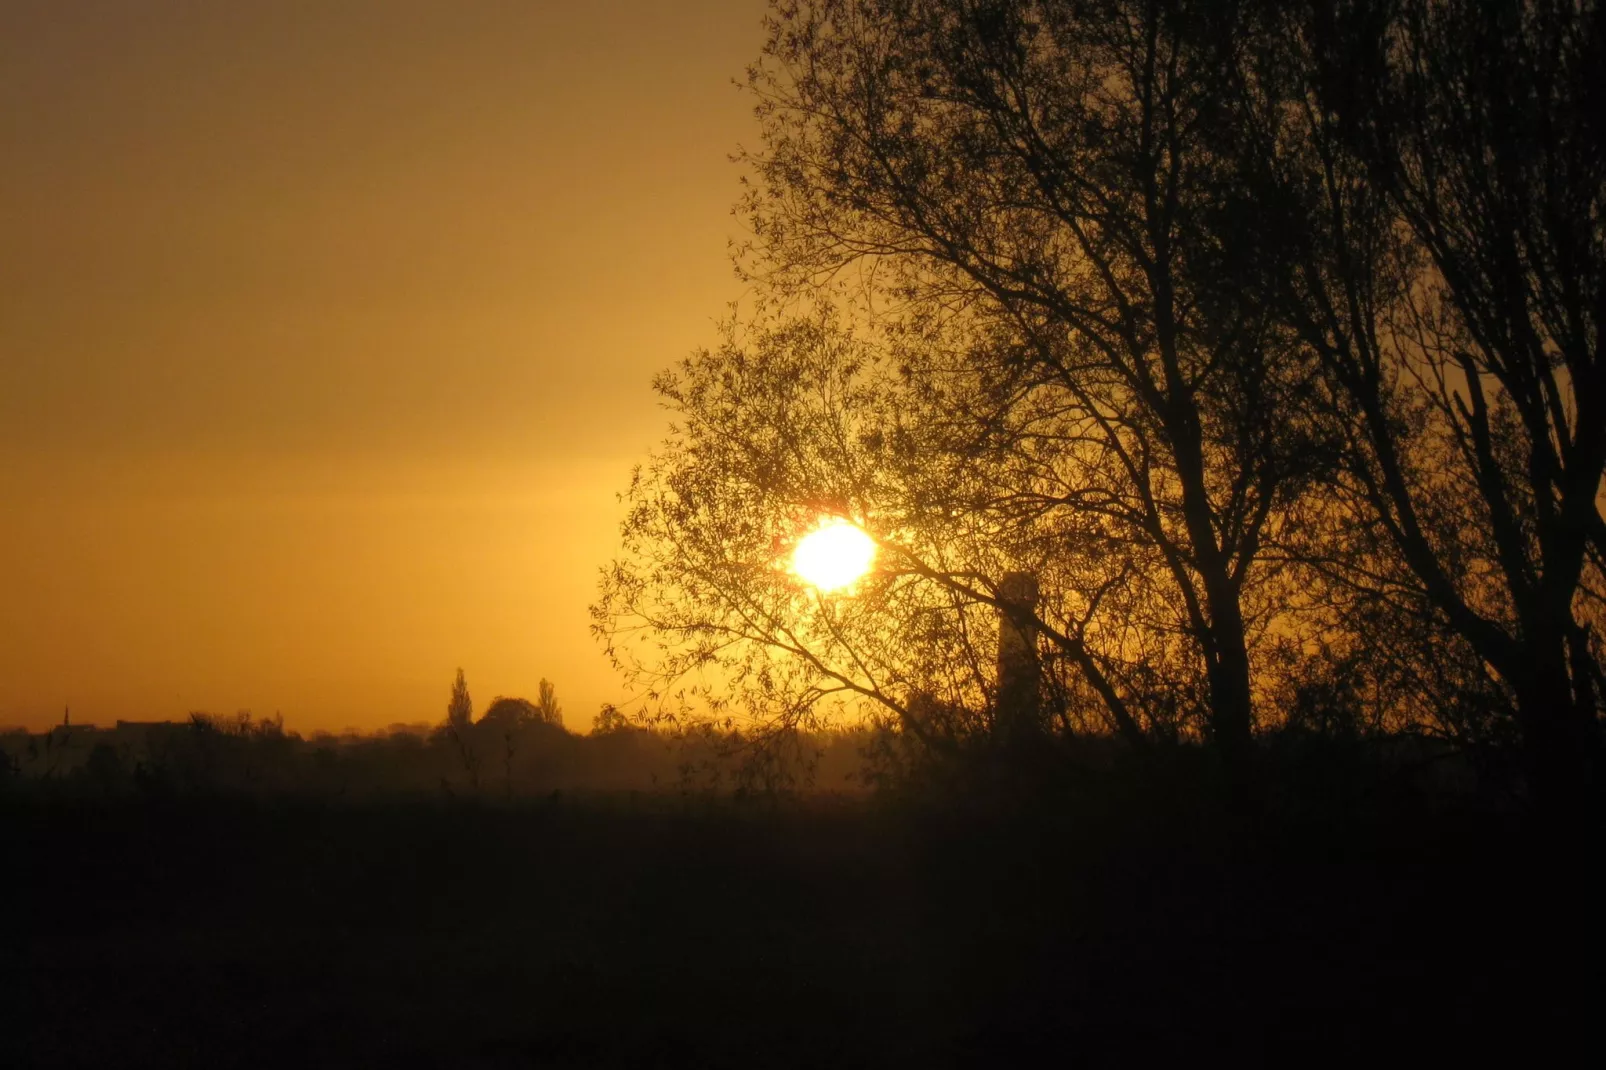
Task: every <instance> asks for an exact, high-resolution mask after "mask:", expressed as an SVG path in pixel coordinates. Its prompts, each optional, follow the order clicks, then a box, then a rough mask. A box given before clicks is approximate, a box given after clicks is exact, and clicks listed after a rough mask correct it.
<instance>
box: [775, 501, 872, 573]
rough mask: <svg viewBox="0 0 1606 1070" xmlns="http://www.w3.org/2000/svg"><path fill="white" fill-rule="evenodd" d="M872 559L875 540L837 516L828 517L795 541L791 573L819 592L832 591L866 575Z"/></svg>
mask: <svg viewBox="0 0 1606 1070" xmlns="http://www.w3.org/2000/svg"><path fill="white" fill-rule="evenodd" d="M874 560H875V540H874V539H872V538H870V536H868V535H866V534H865V533H864V531H863V530H861V529H860V528H858V527H856V526H854V525H853V524H850V523H849V522H848V521H846V520H843V519H842V518H841V517H832V518H830V519H828V520H825V521H822V522H821V524H820V526H819V527H818V528H816V529H814V530H813V531H811V532H809V533H808V534H807V535H805V536H803V538H802V540H801V541H799V542H798V544H797V549H796V550H795V551H794V552H793V553H792V571H793V572H796V573H797V574H798V575H799V576H800V577H802V579H803V581H804V582H805V583H808V584H810V585H812V586H814V587H817V588H819V589H820V590H822V591H835V590H839V589H841V588H843V587H847V586H848V585H850V584H852V583H853V582H854V581H855V580H857V579H858V578H859V577H860V576H863V575H864V574H865V573H866V572H869V571H870V563H871V562H872V561H874Z"/></svg>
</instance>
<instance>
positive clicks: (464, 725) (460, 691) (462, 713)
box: [442, 669, 480, 787]
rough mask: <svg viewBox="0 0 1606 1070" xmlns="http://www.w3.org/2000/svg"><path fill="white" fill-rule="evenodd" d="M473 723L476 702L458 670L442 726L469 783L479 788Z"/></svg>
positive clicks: (461, 672) (461, 671)
mask: <svg viewBox="0 0 1606 1070" xmlns="http://www.w3.org/2000/svg"><path fill="white" fill-rule="evenodd" d="M473 723H474V700H473V699H472V698H470V697H469V693H468V681H467V680H466V679H464V677H463V670H462V669H458V670H457V679H455V680H454V681H453V682H452V697H451V700H450V701H449V702H447V704H446V723H445V724H444V725H442V729H443V731H444V733H445V735H446V738H447V740H448V741H449V742H450V743H451V745H452V747H453V749H455V750H456V751H457V756H458V759H459V760H460V761H461V762H462V763H463V771H464V772H465V773H467V774H468V778H469V782H470V783H471V784H472V785H473V786H475V787H478V786H479V782H480V769H479V765H480V763H479V757H478V756H477V755H476V754H475V751H474V741H473V738H472V736H471V732H470V730H471V728H472V726H473Z"/></svg>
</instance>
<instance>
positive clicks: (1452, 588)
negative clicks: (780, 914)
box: [594, 0, 1606, 812]
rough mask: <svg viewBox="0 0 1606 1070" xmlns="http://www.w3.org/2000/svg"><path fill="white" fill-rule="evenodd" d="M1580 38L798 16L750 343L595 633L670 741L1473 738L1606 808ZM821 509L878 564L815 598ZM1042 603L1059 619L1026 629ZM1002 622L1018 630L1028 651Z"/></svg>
mask: <svg viewBox="0 0 1606 1070" xmlns="http://www.w3.org/2000/svg"><path fill="white" fill-rule="evenodd" d="M1602 31H1603V20H1602V15H1601V11H1600V7H1599V5H1598V3H1596V2H1594V0H1292V2H1285V0H1063V2H1048V0H1040V2H1031V0H778V2H776V3H775V4H774V5H773V7H772V13H771V16H770V19H769V37H768V42H767V44H766V46H765V48H764V52H763V56H762V58H761V59H760V60H759V61H758V62H757V63H755V65H754V66H753V67H752V68H751V70H750V71H749V75H748V79H747V84H748V86H749V88H750V90H751V93H752V94H753V96H754V98H755V99H756V101H757V114H758V117H759V119H760V122H761V124H762V141H761V146H760V148H758V149H757V150H756V151H753V152H751V153H748V154H745V155H744V156H743V157H742V159H743V161H744V163H745V165H746V167H747V170H748V173H749V174H748V182H749V186H748V192H747V194H746V196H745V197H744V200H743V201H742V203H741V209H742V211H743V213H744V214H745V217H746V219H747V220H748V223H749V225H750V228H751V233H752V239H751V241H750V242H749V243H748V245H747V246H745V247H744V248H743V249H742V250H741V252H740V254H739V257H738V262H739V265H740V267H741V269H742V270H743V272H744V273H745V276H746V278H747V279H748V281H749V282H750V283H751V284H752V287H753V293H754V294H755V295H756V296H755V299H754V307H753V309H752V310H751V312H750V313H748V314H744V315H743V316H742V318H740V319H739V320H733V321H732V322H730V323H729V324H728V325H727V327H726V331H725V336H724V339H723V342H722V344H721V345H720V346H718V347H717V348H715V349H713V350H710V351H705V352H700V353H698V354H696V355H694V356H692V357H691V358H689V359H687V360H685V361H683V362H682V363H680V364H679V365H678V366H676V367H675V368H674V369H672V370H671V371H668V372H666V373H664V374H663V375H661V376H660V377H659V378H658V380H657V382H656V386H657V388H658V390H659V392H660V393H661V394H662V396H663V397H664V399H665V400H666V402H667V404H668V406H669V407H670V409H671V410H672V411H673V412H674V414H675V416H676V420H677V423H676V425H675V428H674V430H673V432H672V433H671V435H670V436H669V438H668V439H667V440H666V441H665V442H664V443H663V444H662V446H661V447H660V448H659V449H658V450H657V451H656V452H655V454H654V455H653V457H652V458H651V460H650V461H648V462H647V463H646V464H645V465H644V466H643V467H642V469H640V470H639V471H638V473H637V475H636V477H635V479H634V480H633V482H632V484H631V486H630V488H629V491H628V492H627V500H628V503H629V507H630V509H629V513H628V517H627V519H626V521H625V523H624V527H623V549H622V552H621V554H620V556H619V558H618V560H617V561H615V562H614V564H613V565H612V566H611V567H610V568H609V569H608V570H607V573H606V575H605V576H604V579H603V583H602V589H601V595H600V598H599V600H598V603H597V605H596V606H595V607H594V616H595V621H596V630H597V631H598V633H599V635H600V636H601V637H602V638H603V639H604V641H605V642H606V643H607V645H608V649H609V650H610V652H611V653H612V655H613V656H614V658H615V660H616V661H617V662H618V663H619V664H620V665H621V666H622V667H624V668H625V669H626V670H627V671H628V672H629V673H631V674H632V675H633V677H634V679H635V680H637V681H638V683H640V684H642V685H643V689H644V691H645V693H647V694H648V695H649V697H650V698H651V699H653V700H655V701H657V702H658V703H659V704H660V706H661V707H663V708H680V709H691V708H701V709H708V710H711V711H712V712H713V714H714V716H716V717H717V716H724V715H728V714H729V713H730V712H731V711H733V710H742V711H750V712H752V713H753V714H755V715H756V717H757V718H758V720H759V721H760V722H762V723H767V724H770V725H805V724H809V723H813V720H814V719H815V718H818V717H820V716H822V711H828V710H830V709H832V708H834V707H837V706H841V707H851V708H854V709H857V710H860V711H866V712H868V713H869V714H870V715H871V716H872V717H873V718H879V719H881V720H883V721H885V722H886V723H888V724H891V725H894V726H896V727H897V730H898V732H899V733H900V734H901V735H902V736H903V737H904V738H906V740H907V741H909V743H910V745H912V746H917V747H918V748H920V749H922V750H924V751H926V752H928V753H932V754H941V753H946V752H952V751H954V750H955V749H956V748H964V747H967V746H985V745H986V744H987V741H988V740H996V738H997V736H998V733H997V731H996V729H997V727H998V725H999V724H1000V723H1001V718H1000V702H999V686H998V684H999V679H998V675H999V674H998V666H997V662H996V659H995V658H994V656H993V651H994V650H995V648H996V646H997V637H998V634H999V629H1000V627H1001V626H1005V625H1008V626H1018V627H1025V628H1029V629H1030V634H1031V636H1032V638H1033V644H1034V648H1035V654H1036V657H1037V658H1038V659H1039V660H1040V669H1041V695H1040V701H1039V702H1038V704H1037V705H1036V706H1035V707H1034V709H1036V710H1037V711H1039V712H1038V713H1037V715H1036V716H1037V726H1038V730H1039V731H1040V733H1041V734H1042V736H1043V737H1044V738H1045V739H1064V738H1070V737H1075V736H1085V735H1089V734H1104V733H1109V734H1113V735H1116V736H1118V737H1120V738H1121V739H1123V740H1124V741H1125V742H1126V744H1127V745H1128V746H1129V747H1130V748H1133V749H1139V750H1141V749H1144V748H1150V747H1153V746H1154V745H1156V744H1158V743H1163V742H1165V741H1168V740H1179V739H1180V740H1197V741H1201V742H1204V743H1206V744H1208V745H1209V747H1210V748H1211V749H1212V750H1213V751H1214V752H1215V753H1216V754H1218V755H1219V756H1220V758H1221V760H1222V762H1223V763H1224V766H1225V767H1226V768H1227V769H1228V770H1230V771H1232V774H1233V775H1234V776H1239V777H1242V776H1247V775H1248V772H1247V771H1248V769H1249V767H1250V766H1251V765H1252V764H1253V761H1254V753H1255V749H1256V746H1257V744H1256V740H1257V738H1259V737H1260V736H1262V735H1264V734H1265V733H1266V732H1267V731H1270V730H1274V729H1275V730H1277V731H1279V732H1282V733H1301V732H1303V733H1307V734H1313V735H1317V736H1323V737H1346V738H1379V739H1380V738H1389V739H1401V738H1421V739H1428V740H1439V741H1444V742H1445V743H1446V744H1448V745H1453V746H1454V747H1457V748H1461V749H1463V750H1465V751H1466V752H1468V753H1472V754H1476V755H1479V756H1481V757H1482V758H1483V759H1485V760H1486V761H1487V762H1488V763H1489V764H1490V765H1491V766H1499V764H1500V763H1501V762H1503V761H1505V758H1506V756H1508V755H1509V756H1512V757H1513V759H1514V760H1515V769H1514V773H1515V778H1514V779H1515V782H1516V783H1518V784H1520V785H1522V786H1523V790H1525V791H1526V792H1528V793H1530V794H1531V796H1532V798H1533V799H1534V800H1535V801H1536V802H1537V803H1539V804H1540V806H1541V807H1546V808H1549V809H1550V810H1551V812H1561V811H1564V810H1567V809H1569V808H1572V807H1575V806H1576V805H1577V804H1579V803H1581V802H1582V801H1583V800H1584V799H1585V798H1586V797H1588V796H1597V797H1598V793H1599V790H1600V787H1601V783H1602V772H1603V762H1602V755H1603V749H1602V726H1601V715H1602V706H1603V699H1606V674H1603V664H1606V663H1603V652H1602V645H1601V644H1602V624H1603V618H1602V612H1603V606H1606V574H1603V562H1606V521H1603V518H1602V511H1601V477H1602V470H1603V467H1606V366H1603V364H1602V360H1601V354H1600V325H1601V321H1602V318H1603V317H1606V231H1603V209H1606V130H1603V122H1606V120H1603V118H1602V117H1603V116H1606V78H1603V77H1602V75H1601V72H1602V70H1603V69H1606V52H1603V48H1602V39H1603V32H1602ZM821 513H828V514H834V515H840V516H844V517H847V518H849V519H850V520H852V521H854V522H855V523H857V524H859V525H861V526H862V527H864V528H865V530H867V531H868V532H870V533H871V535H872V536H874V538H875V539H876V540H877V542H878V545H879V548H880V549H879V552H880V558H879V564H878V567H877V568H876V569H875V571H874V572H873V573H872V574H871V575H869V576H868V577H866V578H865V579H864V580H863V581H862V582H861V583H860V584H859V586H858V588H857V589H856V590H855V591H854V592H852V593H851V594H850V595H847V596H821V595H818V594H816V593H814V592H811V591H809V590H808V589H807V588H806V587H804V586H803V585H802V584H800V583H799V582H798V580H797V579H796V578H795V577H793V576H791V575H789V574H788V573H787V571H786V569H785V567H784V552H785V550H786V548H787V547H788V546H789V545H790V544H791V541H792V540H794V539H795V538H796V536H797V534H798V533H800V532H801V531H802V530H804V528H805V527H806V526H807V525H809V524H811V523H812V522H813V521H814V519H815V518H817V517H818V516H819V515H820V514H821ZM1019 573H1026V574H1029V575H1030V576H1032V577H1034V578H1035V579H1036V581H1037V590H1038V594H1037V598H1036V602H1035V604H1033V605H1030V606H1022V605H1021V604H1019V603H1018V602H1016V601H1012V600H1011V599H1009V598H1006V597H1005V581H1006V577H1008V576H1010V575H1012V574H1019ZM1001 621H1002V622H1004V623H1003V624H1001V623H1000V622H1001Z"/></svg>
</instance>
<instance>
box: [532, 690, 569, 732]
mask: <svg viewBox="0 0 1606 1070" xmlns="http://www.w3.org/2000/svg"><path fill="white" fill-rule="evenodd" d="M535 709H536V713H537V715H538V716H539V717H540V719H541V721H542V722H543V723H545V724H550V725H556V726H558V727H559V728H562V727H563V707H561V706H559V705H558V689H557V687H556V686H555V685H554V684H553V683H552V681H551V680H548V679H545V678H543V679H542V680H541V683H540V684H539V685H538V688H537V691H536V698H535Z"/></svg>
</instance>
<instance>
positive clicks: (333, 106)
mask: <svg viewBox="0 0 1606 1070" xmlns="http://www.w3.org/2000/svg"><path fill="white" fill-rule="evenodd" d="M764 7H765V4H764V0H676V2H674V3H668V2H660V0H587V2H585V3H546V2H540V0H430V2H424V0H365V2H357V0H307V2H299V0H230V2H229V3H217V2H214V0H187V2H184V0H0V726H5V725H24V726H28V727H32V728H40V727H43V726H45V725H47V724H50V723H59V722H60V720H61V718H62V716H63V711H64V709H65V708H67V707H70V708H71V710H72V720H73V721H74V723H97V724H103V725H109V724H111V723H112V722H113V721H115V720H117V719H119V718H122V719H171V718H179V717H182V716H184V715H185V714H186V713H188V712H190V711H193V710H207V711H211V712H215V713H225V714H228V713H234V712H236V711H238V710H242V709H249V710H252V711H254V712H255V713H256V714H258V715H264V716H272V715H273V714H274V713H276V712H277V713H281V714H282V715H283V717H284V719H285V722H286V726H287V727H289V728H292V729H297V730H301V731H317V730H331V731H339V730H342V729H345V728H348V727H350V728H357V729H359V730H364V731H367V730H373V729H377V728H381V727H383V726H385V725H387V724H391V723H396V722H417V721H436V720H439V719H440V718H441V717H442V716H443V715H444V711H445V707H446V702H447V699H448V697H449V695H450V690H451V683H452V677H453V674H454V672H455V670H456V669H457V668H458V667H459V666H461V667H462V668H463V669H464V671H465V673H466V675H467V679H468V683H469V687H470V690H471V692H472V693H473V695H474V697H475V700H476V705H477V706H478V707H479V708H480V709H483V708H484V707H485V705H487V704H488V703H489V701H490V699H491V698H492V697H493V696H495V695H531V696H533V695H534V693H535V691H536V687H537V684H538V682H539V680H540V679H541V678H543V677H546V678H548V679H551V680H552V681H553V682H554V683H555V684H556V685H557V689H558V696H559V699H560V701H561V702H562V703H563V705H564V708H565V712H566V716H567V721H568V723H569V724H570V726H571V727H576V728H580V729H583V728H585V727H586V726H587V725H588V724H589V723H590V719H591V717H592V716H593V714H594V713H595V711H596V709H597V707H598V706H599V705H600V704H601V703H602V702H605V701H621V700H625V699H627V698H628V697H629V696H628V693H627V692H626V690H625V686H624V683H623V682H622V681H621V680H620V679H619V678H618V677H617V676H616V675H615V674H614V672H613V671H612V669H611V668H610V667H609V666H608V664H607V662H606V659H605V658H604V657H603V656H602V654H601V652H600V649H599V647H598V646H597V644H596V643H595V641H594V640H593V639H592V637H591V635H590V633H589V631H588V624H589V617H588V615H587V611H586V607H587V605H588V604H589V603H590V602H591V601H592V599H593V597H594V594H595V586H596V578H597V573H598V569H599V568H600V567H601V566H602V565H603V564H605V563H606V561H607V559H608V558H609V556H610V554H611V553H612V552H613V550H614V548H615V546H616V545H617V537H616V530H617V525H618V521H619V519H620V506H619V505H618V502H617V499H616V495H617V493H618V492H619V491H620V490H622V489H623V488H624V486H625V485H626V483H627V482H628V479H629V473H630V469H631V466H632V465H633V464H635V463H637V462H638V461H640V460H642V459H644V457H645V454H646V453H647V451H648V450H649V449H650V448H651V446H652V445H653V444H654V443H655V442H656V441H657V440H659V439H660V438H662V436H663V434H664V432H665V430H666V429H667V424H668V415H667V414H666V413H665V412H664V411H663V410H662V409H660V408H659V407H658V405H657V401H656V398H655V396H654V395H653V393H652V391H651V388H650V380H651V377H652V375H653V374H654V372H656V371H657V370H659V369H661V368H663V367H666V366H667V365H669V364H670V363H672V362H673V361H675V360H677V359H679V358H680V357H682V356H685V355H686V354H687V353H689V352H691V351H692V350H694V349H695V348H697V347H699V346H704V345H709V344H712V343H714V342H716V341H717V332H716V330H715V327H716V323H717V321H718V320H719V319H720V318H721V317H722V316H723V315H724V314H725V311H726V308H727V306H728V304H729V303H730V302H731V301H733V300H736V299H738V298H740V296H741V294H742V287H741V283H740V282H739V281H738V280H737V279H736V278H735V275H734V273H733V271H732V268H731V264H730V259H729V253H728V243H729V242H730V241H731V240H733V239H739V238H740V237H741V222H740V220H739V219H737V218H736V217H734V216H733V215H732V214H731V206H732V204H733V203H734V202H735V200H736V198H737V196H738V194H739V188H738V181H739V174H740V172H739V170H738V168H737V167H736V165H734V164H732V163H731V162H730V159H729V157H730V154H731V153H732V152H734V151H735V150H736V149H737V148H738V147H739V146H741V145H752V144H753V142H754V140H755V134H756V125H755V122H754V120H753V119H752V115H751V101H750V100H749V99H748V98H747V97H745V96H744V95H743V94H742V93H741V92H739V91H738V90H736V89H735V88H733V86H732V84H731V82H732V79H733V78H735V77H737V76H738V75H740V73H741V72H742V70H743V68H744V67H745V65H746V64H747V63H749V62H750V61H751V60H753V59H754V58H755V57H756V56H757V53H758V50H759V48H760V46H761V44H762V42H763V30H762V27H761V25H760V20H761V18H762V15H763V11H764Z"/></svg>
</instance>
